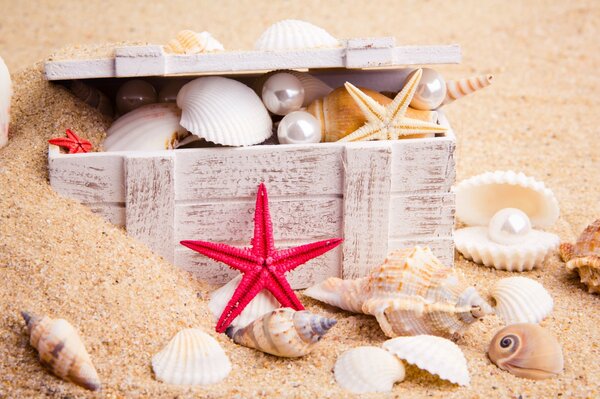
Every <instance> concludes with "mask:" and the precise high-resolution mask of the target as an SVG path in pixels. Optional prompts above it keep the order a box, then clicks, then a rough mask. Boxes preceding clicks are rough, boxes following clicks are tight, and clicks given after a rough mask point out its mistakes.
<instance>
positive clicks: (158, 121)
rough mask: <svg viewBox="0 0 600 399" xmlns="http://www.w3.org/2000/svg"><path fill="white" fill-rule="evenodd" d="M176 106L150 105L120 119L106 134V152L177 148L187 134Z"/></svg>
mask: <svg viewBox="0 0 600 399" xmlns="http://www.w3.org/2000/svg"><path fill="white" fill-rule="evenodd" d="M180 115H181V111H180V110H179V109H178V108H177V106H176V105H175V104H173V103H161V104H148V105H144V106H141V107H140V108H136V109H134V110H133V111H131V112H128V113H126V114H125V115H123V116H122V117H120V118H119V119H117V120H116V121H115V122H114V123H113V124H112V126H111V127H110V128H109V129H108V131H107V132H106V135H107V137H106V140H104V143H103V146H104V150H105V151H144V150H147V151H152V150H168V149H172V148H175V147H176V146H177V143H178V141H179V140H181V139H182V138H183V137H184V136H185V135H186V134H187V131H186V130H185V129H184V128H183V127H182V126H181V125H179V116H180Z"/></svg>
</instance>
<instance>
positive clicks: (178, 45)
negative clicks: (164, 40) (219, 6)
mask: <svg viewBox="0 0 600 399" xmlns="http://www.w3.org/2000/svg"><path fill="white" fill-rule="evenodd" d="M223 50H225V49H224V48H223V45H222V44H221V43H220V42H219V41H218V40H217V39H215V38H214V37H213V36H212V35H211V34H210V33H209V32H206V31H205V32H194V31H192V30H182V31H181V32H179V33H178V34H177V36H176V37H175V39H173V40H170V41H169V43H168V44H167V45H166V46H165V51H167V52H169V53H175V54H199V53H210V52H214V51H223Z"/></svg>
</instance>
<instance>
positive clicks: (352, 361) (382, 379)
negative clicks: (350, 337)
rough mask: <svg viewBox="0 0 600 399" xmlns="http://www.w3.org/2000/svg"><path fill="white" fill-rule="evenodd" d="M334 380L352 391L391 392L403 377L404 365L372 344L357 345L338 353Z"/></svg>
mask: <svg viewBox="0 0 600 399" xmlns="http://www.w3.org/2000/svg"><path fill="white" fill-rule="evenodd" d="M333 373H334V376H335V380H336V382H337V383H338V384H339V385H340V386H341V387H342V388H344V389H346V390H348V391H350V392H352V393H368V392H390V391H391V390H392V388H393V386H394V384H395V383H396V382H400V381H402V380H404V375H405V371H404V365H403V364H402V362H401V361H400V360H399V359H398V358H397V357H396V356H394V355H392V354H391V353H389V352H387V351H386V350H383V349H381V348H377V347H375V346H360V347H358V348H354V349H350V350H348V351H346V352H344V353H342V354H341V355H340V357H339V358H338V359H337V361H336V362H335V367H334V369H333Z"/></svg>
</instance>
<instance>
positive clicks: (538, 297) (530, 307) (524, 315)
mask: <svg viewBox="0 0 600 399" xmlns="http://www.w3.org/2000/svg"><path fill="white" fill-rule="evenodd" d="M492 297H493V298H494V299H495V300H496V307H495V310H496V314H497V315H498V316H500V317H501V318H502V319H503V320H504V322H505V323H506V324H507V325H509V324H518V323H539V322H540V321H542V320H543V319H544V318H545V317H546V316H548V315H549V314H550V312H552V308H553V306H554V301H553V300H552V297H551V296H550V294H549V293H548V291H546V289H545V288H544V287H543V286H542V285H541V284H540V283H538V282H537V281H535V280H532V279H530V278H527V277H508V278H503V279H502V280H500V281H498V282H497V283H496V285H495V286H494V289H493V290H492Z"/></svg>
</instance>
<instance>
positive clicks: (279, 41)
mask: <svg viewBox="0 0 600 399" xmlns="http://www.w3.org/2000/svg"><path fill="white" fill-rule="evenodd" d="M339 46H340V42H339V41H338V40H337V39H336V38H335V37H333V36H331V35H330V34H329V33H327V31H326V30H325V29H323V28H319V27H318V26H315V25H313V24H311V23H309V22H305V21H299V20H296V19H286V20H283V21H279V22H277V23H275V24H273V25H271V26H270V27H269V28H268V29H267V30H266V31H264V32H263V34H262V35H260V37H259V38H258V40H257V41H256V43H254V48H255V49H256V50H262V51H276V50H296V49H308V48H327V47H339Z"/></svg>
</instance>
